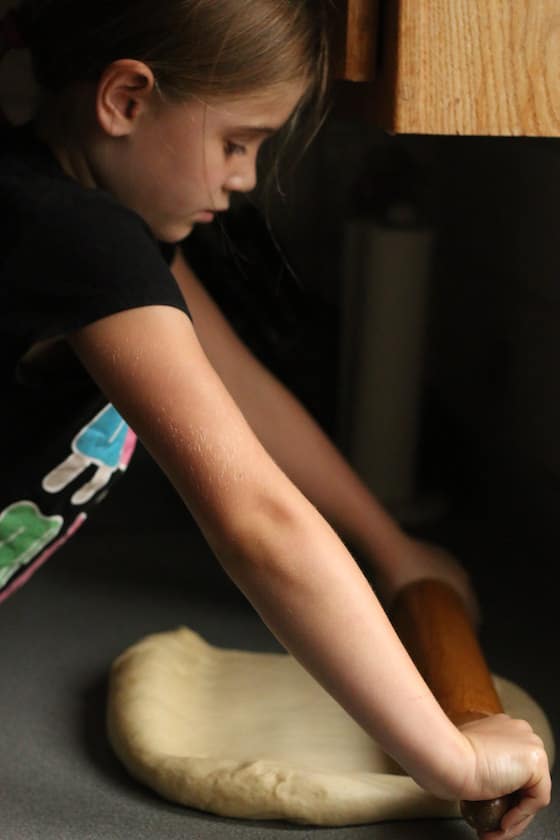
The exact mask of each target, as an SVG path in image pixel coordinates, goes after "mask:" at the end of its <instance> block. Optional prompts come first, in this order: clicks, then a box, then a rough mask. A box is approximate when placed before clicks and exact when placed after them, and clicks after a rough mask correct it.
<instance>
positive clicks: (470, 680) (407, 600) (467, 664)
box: [390, 579, 517, 831]
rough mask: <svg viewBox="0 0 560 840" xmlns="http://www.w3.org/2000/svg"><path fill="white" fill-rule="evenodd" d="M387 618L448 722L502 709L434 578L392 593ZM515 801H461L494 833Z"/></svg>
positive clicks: (454, 602) (470, 637)
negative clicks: (392, 597) (394, 593)
mask: <svg viewBox="0 0 560 840" xmlns="http://www.w3.org/2000/svg"><path fill="white" fill-rule="evenodd" d="M390 618H391V621H392V623H393V626H394V628H395V630H396V632H397V633H398V635H399V637H400V639H401V641H402V643H403V644H404V646H405V647H406V649H407V651H408V653H409V654H410V656H411V658H412V660H413V661H414V663H415V665H416V667H417V668H418V670H419V671H420V673H421V674H422V676H423V678H424V680H425V681H426V683H427V684H428V686H429V687H430V689H431V691H432V693H433V694H434V696H435V698H436V699H437V701H438V703H439V704H440V706H441V707H442V708H443V710H444V712H445V713H446V714H447V716H448V717H449V719H450V720H451V721H452V722H453V723H454V724H455V725H456V726H461V725H462V724H465V723H468V722H469V721H473V720H478V719H479V718H482V717H486V716H487V715H495V714H499V713H501V712H503V711H504V709H503V706H502V704H501V702H500V698H499V697H498V695H497V693H496V689H495V688H494V683H493V682H492V677H491V674H490V671H489V668H488V665H487V664H486V661H485V659H484V656H483V653H482V650H481V648H480V645H479V642H478V639H477V637H476V633H475V630H474V629H473V626H472V623H471V621H470V619H469V617H468V615H467V613H466V610H465V608H464V606H463V603H462V601H461V599H460V597H459V595H458V594H457V593H456V592H455V591H454V590H453V589H452V588H451V587H449V586H447V585H446V584H444V583H442V582H441V581H438V580H427V579H426V580H420V581H415V582H413V583H411V584H408V586H405V587H404V588H403V589H402V590H401V591H400V592H399V593H398V595H397V597H396V599H395V602H394V604H393V607H392V609H391V611H390ZM516 801H517V794H515V793H513V794H510V795H508V796H503V797H500V798H498V799H491V800H488V801H486V802H484V801H482V802H461V813H462V815H463V817H464V818H465V820H466V821H467V822H468V823H469V825H471V826H472V827H473V828H475V829H476V830H477V831H496V830H497V829H499V827H500V822H501V820H502V817H503V816H504V814H505V813H506V811H508V810H509V809H510V808H512V807H513V805H514V804H515V802H516Z"/></svg>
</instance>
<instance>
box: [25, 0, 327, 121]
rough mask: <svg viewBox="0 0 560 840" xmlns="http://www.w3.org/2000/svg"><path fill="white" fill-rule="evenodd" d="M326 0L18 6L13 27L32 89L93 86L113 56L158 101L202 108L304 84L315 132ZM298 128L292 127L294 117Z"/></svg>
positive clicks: (53, 0)
mask: <svg viewBox="0 0 560 840" xmlns="http://www.w3.org/2000/svg"><path fill="white" fill-rule="evenodd" d="M327 2H329V0H20V3H19V5H18V7H17V23H18V28H19V31H20V33H21V36H22V39H23V40H24V42H25V44H26V45H27V46H28V47H29V49H30V50H31V56H32V62H33V70H34V74H35V76H36V79H37V82H38V83H39V86H40V87H41V88H42V89H44V90H45V91H47V92H50V93H54V94H56V93H58V92H61V91H63V90H64V89H66V88H68V87H69V86H70V85H71V84H72V83H74V82H79V81H96V80H97V79H98V78H99V76H100V74H101V73H102V71H103V70H104V68H105V67H106V66H107V65H108V64H110V63H111V62H112V61H115V60H117V59H119V58H133V59H137V60H139V61H142V62H144V63H145V64H147V65H148V66H149V67H150V68H151V70H152V72H153V73H154V76H155V78H156V80H157V84H158V86H159V89H160V91H161V93H162V95H163V97H164V98H165V99H168V100H171V101H181V100H184V99H187V98H189V97H191V96H196V97H198V98H201V99H204V100H206V99H208V100H211V99H212V98H222V97H224V96H226V97H227V96H232V95H243V94H248V93H251V92H253V91H256V90H258V89H265V88H267V87H272V86H274V85H276V84H279V83H283V82H292V81H298V82H299V81H304V82H307V83H308V87H307V94H306V96H305V97H304V99H303V100H302V102H301V103H300V107H299V108H298V110H297V112H296V115H295V118H296V119H298V118H301V116H302V112H304V111H305V114H306V116H307V117H308V118H310V119H307V120H305V122H306V124H307V125H308V126H309V127H311V128H312V130H313V127H315V128H316V127H317V125H318V124H319V123H320V118H321V116H322V115H323V111H324V102H325V92H326V88H327V80H328V63H329V59H328V37H327V26H326V17H327V14H326V7H325V3H327ZM300 121H301V119H300Z"/></svg>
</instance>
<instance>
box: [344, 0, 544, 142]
mask: <svg viewBox="0 0 560 840" xmlns="http://www.w3.org/2000/svg"><path fill="white" fill-rule="evenodd" d="M353 3H355V4H356V5H355V6H353ZM368 5H371V4H368V2H367V0H346V22H347V31H346V43H347V45H348V46H347V55H348V69H347V70H345V73H346V75H343V76H342V78H346V79H351V78H352V76H350V75H349V73H350V70H349V68H350V66H351V56H352V55H353V54H354V53H355V54H356V56H359V55H360V54H361V51H362V50H363V49H365V48H364V46H363V45H364V43H365V42H366V36H365V35H364V28H365V27H366V26H367V16H366V15H365V13H364V8H365V7H367V6H368ZM382 11H383V32H382V37H381V42H382V55H381V57H380V59H381V60H380V61H378V63H377V64H378V66H377V74H376V90H375V91H374V92H373V93H372V92H371V91H368V92H367V93H366V91H364V95H367V96H368V99H369V116H370V118H372V119H373V120H374V121H375V122H377V123H378V124H380V125H382V126H383V127H384V128H386V129H388V130H390V131H394V132H397V133H419V134H464V135H470V134H472V135H504V136H522V135H523V136H560V3H559V2H558V0H384V2H383V4H382ZM365 67H366V65H365V63H363V62H362V76H361V77H360V78H362V79H365V78H369V80H370V81H371V80H372V79H373V76H372V75H370V76H369V77H368V76H365V75H364V71H365ZM364 107H365V109H366V111H367V105H364Z"/></svg>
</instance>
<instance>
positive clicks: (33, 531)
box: [0, 501, 63, 586]
mask: <svg viewBox="0 0 560 840" xmlns="http://www.w3.org/2000/svg"><path fill="white" fill-rule="evenodd" d="M62 525H63V519H62V516H45V515H44V514H42V513H41V511H40V510H39V508H38V507H37V505H36V504H34V503H33V502H28V501H24V502H14V504H12V505H9V506H8V507H7V508H6V509H5V510H3V511H2V513H0V586H4V584H5V583H7V581H8V580H9V579H10V578H11V577H13V575H14V574H15V573H16V572H17V570H18V569H19V568H20V566H24V565H25V564H26V563H29V561H30V560H31V559H32V558H33V557H35V555H37V554H38V553H39V552H40V551H41V550H42V549H43V548H44V547H45V546H46V545H47V544H48V543H50V542H51V540H53V539H54V538H55V537H56V536H57V534H58V533H59V532H60V529H61V528H62Z"/></svg>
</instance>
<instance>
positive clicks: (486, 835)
mask: <svg viewBox="0 0 560 840" xmlns="http://www.w3.org/2000/svg"><path fill="white" fill-rule="evenodd" d="M509 813H511V811H510V812H509ZM534 816H535V815H534V814H531V815H530V816H527V817H525V818H524V819H522V820H520V821H519V822H518V823H515V825H512V826H510V827H509V828H508V829H504V828H502V829H501V830H500V831H485V832H483V833H482V834H479V835H478V836H479V840H513V838H514V837H520V836H521V834H523V832H524V831H525V829H526V828H527V826H528V825H529V823H530V822H531V821H532V820H533V819H534ZM504 820H505V817H504Z"/></svg>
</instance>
